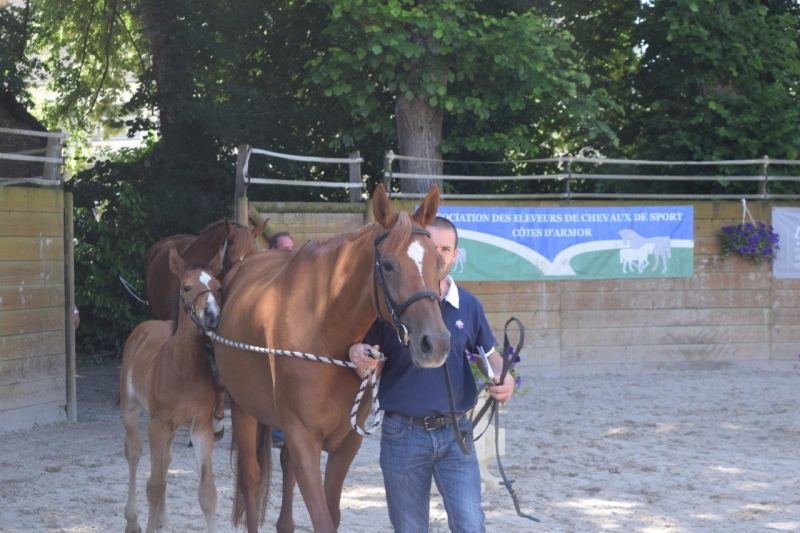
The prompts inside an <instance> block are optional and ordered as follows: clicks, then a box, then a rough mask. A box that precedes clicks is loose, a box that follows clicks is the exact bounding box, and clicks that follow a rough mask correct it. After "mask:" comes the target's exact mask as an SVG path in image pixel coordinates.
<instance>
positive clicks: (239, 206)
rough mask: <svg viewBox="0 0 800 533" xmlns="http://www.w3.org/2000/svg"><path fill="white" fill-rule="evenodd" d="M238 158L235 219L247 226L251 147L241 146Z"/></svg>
mask: <svg viewBox="0 0 800 533" xmlns="http://www.w3.org/2000/svg"><path fill="white" fill-rule="evenodd" d="M238 152H239V153H238V155H237V156H236V187H235V189H234V193H233V218H234V220H236V222H238V223H239V224H243V225H247V211H248V209H247V183H246V182H245V178H246V177H247V167H248V162H249V160H250V146H249V145H247V144H242V145H239V148H238Z"/></svg>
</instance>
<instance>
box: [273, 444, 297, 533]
mask: <svg viewBox="0 0 800 533" xmlns="http://www.w3.org/2000/svg"><path fill="white" fill-rule="evenodd" d="M281 472H282V474H283V494H282V496H281V514H280V515H279V516H278V523H277V524H276V525H275V526H276V530H277V532H278V533H292V531H294V516H293V514H292V506H293V504H294V486H295V484H296V483H297V478H296V477H295V474H294V464H293V463H292V456H291V454H290V453H289V447H288V446H286V444H284V446H283V448H281Z"/></svg>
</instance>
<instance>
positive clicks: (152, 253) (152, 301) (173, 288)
mask: <svg viewBox="0 0 800 533" xmlns="http://www.w3.org/2000/svg"><path fill="white" fill-rule="evenodd" d="M268 220H269V219H267V220H265V221H263V222H262V223H261V224H259V225H258V227H256V228H255V229H252V230H251V229H250V228H248V227H246V226H242V225H241V224H237V223H236V222H231V221H229V220H228V219H227V218H224V219H222V220H218V221H217V222H214V223H212V224H209V225H208V226H207V227H206V228H205V229H204V230H203V231H202V232H201V233H200V235H198V236H194V235H189V234H188V233H181V234H178V235H173V236H172V237H167V238H165V239H162V240H160V241H158V242H157V243H156V244H154V245H153V246H152V247H151V248H150V249H149V250H147V254H146V255H145V257H144V273H145V289H146V291H147V304H148V305H149V306H150V312H152V313H153V317H154V318H155V319H156V320H174V319H175V318H176V317H175V315H174V314H173V312H174V311H173V309H172V304H173V302H174V301H175V295H176V294H177V293H178V280H177V279H175V277H174V276H173V275H172V274H171V273H170V265H169V250H170V248H172V247H174V248H175V249H176V250H177V252H178V254H180V256H181V257H182V258H183V260H184V261H195V262H199V263H208V262H210V261H211V260H212V259H213V258H214V257H215V256H216V255H217V254H218V253H219V249H220V247H221V246H223V244H225V243H226V242H227V248H226V251H225V258H224V262H223V265H222V270H221V271H220V273H219V275H218V276H217V279H219V280H220V281H222V278H223V277H225V274H227V273H228V271H229V270H230V269H231V267H233V265H234V264H236V263H238V262H239V261H241V260H242V259H244V258H245V257H247V256H248V255H250V254H253V253H255V252H257V251H258V245H257V244H256V238H257V237H258V236H259V235H260V234H261V232H263V231H264V228H265V227H266V225H267V222H268Z"/></svg>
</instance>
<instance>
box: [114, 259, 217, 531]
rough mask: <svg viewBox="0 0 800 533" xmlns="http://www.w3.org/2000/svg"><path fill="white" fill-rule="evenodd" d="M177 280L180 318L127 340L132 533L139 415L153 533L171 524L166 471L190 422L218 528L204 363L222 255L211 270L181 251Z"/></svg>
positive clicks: (210, 394)
mask: <svg viewBox="0 0 800 533" xmlns="http://www.w3.org/2000/svg"><path fill="white" fill-rule="evenodd" d="M169 264H170V270H171V271H172V275H174V276H176V278H177V280H179V281H180V285H179V287H180V291H179V294H178V295H176V298H178V300H177V302H176V303H177V304H178V305H179V306H180V307H177V305H176V308H177V309H179V312H178V313H177V317H176V318H177V321H160V320H149V321H147V322H144V323H142V324H140V325H139V326H137V327H136V329H134V330H133V333H131V335H130V337H128V340H127V342H126V343H125V349H124V350H123V354H122V368H121V370H120V410H121V413H122V423H123V425H124V426H125V457H126V459H127V460H128V470H129V476H130V478H129V480H128V502H127V505H126V506H125V519H126V520H127V526H126V527H125V531H126V533H138V532H140V531H141V528H140V527H139V522H138V511H137V509H136V470H137V468H138V466H139V459H140V458H141V456H142V437H141V435H140V433H139V418H140V414H141V412H142V409H146V410H147V418H148V422H147V437H148V439H149V442H150V478H149V479H148V481H147V503H148V507H149V508H148V517H147V529H146V531H147V533H152V532H155V531H156V528H157V527H158V528H160V527H162V526H163V525H164V524H165V523H166V504H165V497H166V486H167V469H168V468H169V464H170V461H171V460H172V441H173V439H174V438H175V434H176V432H177V430H178V428H179V427H181V426H184V425H187V424H189V425H190V428H191V438H192V442H193V444H194V452H195V458H196V460H197V468H198V471H199V474H200V485H199V487H198V489H197V494H198V498H199V500H200V508H201V509H202V511H203V514H204V515H205V519H206V523H207V525H208V530H209V531H215V529H216V523H215V517H214V514H215V512H216V508H217V489H216V487H215V486H214V477H213V473H212V468H211V453H212V451H213V447H214V430H213V423H212V418H213V417H212V412H213V406H214V401H215V397H216V386H215V384H214V376H213V374H212V372H211V366H210V365H209V364H208V360H207V358H206V340H205V335H204V332H205V331H207V330H211V329H213V328H215V327H216V326H217V323H218V322H219V316H220V302H221V284H220V282H219V280H217V278H216V277H215V276H216V274H218V273H219V271H220V269H221V268H222V257H221V255H217V257H216V258H215V259H214V260H213V261H212V264H211V265H209V266H208V267H206V266H205V265H199V264H194V263H189V264H188V265H187V264H186V262H184V260H183V259H182V258H181V257H180V255H179V254H178V252H177V251H176V250H175V248H172V249H171V250H170V253H169Z"/></svg>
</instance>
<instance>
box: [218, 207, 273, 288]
mask: <svg viewBox="0 0 800 533" xmlns="http://www.w3.org/2000/svg"><path fill="white" fill-rule="evenodd" d="M267 222H269V219H265V220H264V221H263V222H262V223H261V224H259V225H258V226H256V227H255V228H253V229H250V228H248V227H247V226H243V225H241V224H238V223H236V222H231V221H230V220H228V219H227V218H226V219H225V221H224V222H223V231H224V233H225V243H224V244H223V249H224V250H225V257H224V260H223V264H222V266H223V268H222V276H224V275H225V274H226V273H227V272H228V271H229V270H230V269H231V268H233V267H234V265H236V263H238V262H239V261H241V260H242V259H244V258H245V257H247V256H248V255H250V254H254V253H256V252H257V251H258V243H257V242H256V239H257V238H258V236H259V235H261V233H262V232H263V231H264V228H266V227H267Z"/></svg>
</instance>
